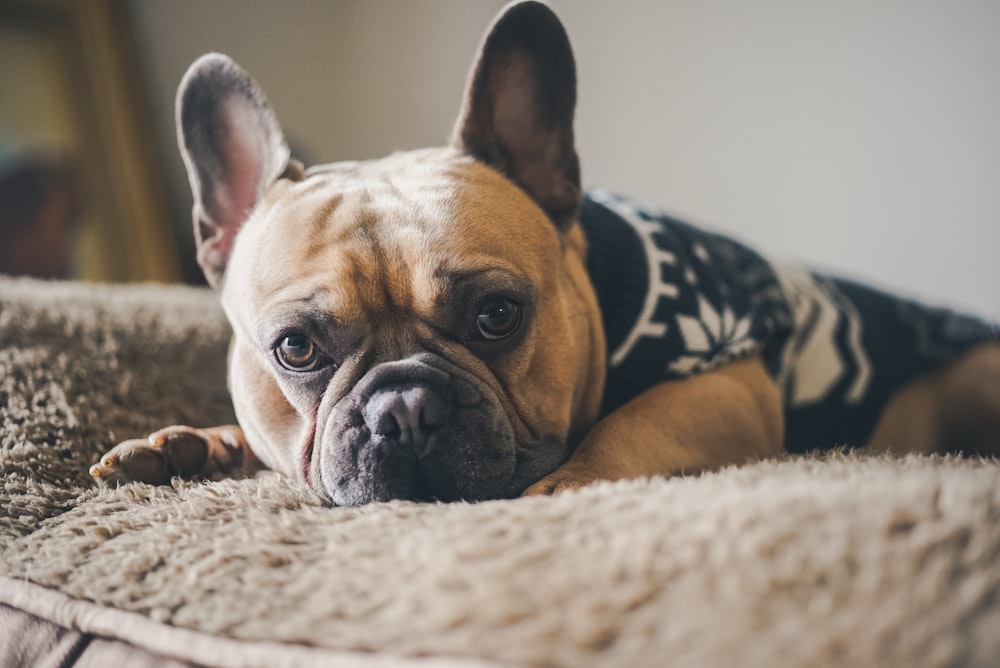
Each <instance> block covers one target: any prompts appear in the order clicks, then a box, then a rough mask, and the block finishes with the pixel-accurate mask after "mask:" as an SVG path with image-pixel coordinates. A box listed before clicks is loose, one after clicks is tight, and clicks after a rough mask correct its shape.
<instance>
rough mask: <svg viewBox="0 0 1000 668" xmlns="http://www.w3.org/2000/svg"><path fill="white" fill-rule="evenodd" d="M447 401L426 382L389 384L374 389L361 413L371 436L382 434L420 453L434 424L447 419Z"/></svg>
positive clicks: (435, 425)
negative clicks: (420, 383)
mask: <svg viewBox="0 0 1000 668" xmlns="http://www.w3.org/2000/svg"><path fill="white" fill-rule="evenodd" d="M449 409H450V405H449V402H448V401H447V399H446V398H445V397H444V396H443V395H442V394H441V392H439V391H438V390H435V389H433V388H431V387H428V386H426V385H415V384H405V385H391V386H388V387H380V388H378V389H377V390H376V391H375V392H373V393H372V394H371V395H370V396H369V397H368V401H367V402H366V403H365V406H364V408H363V409H362V411H361V413H362V415H363V416H364V420H365V424H366V425H368V429H369V430H370V431H371V433H372V435H373V436H381V437H382V438H384V439H385V440H387V441H390V442H394V443H397V444H399V445H400V446H403V447H407V448H414V449H415V450H416V451H417V454H419V451H421V450H423V449H424V448H425V447H426V446H427V439H428V437H429V436H430V435H431V433H432V432H433V431H434V429H436V428H437V427H440V426H441V425H443V424H445V422H447V420H448V413H449Z"/></svg>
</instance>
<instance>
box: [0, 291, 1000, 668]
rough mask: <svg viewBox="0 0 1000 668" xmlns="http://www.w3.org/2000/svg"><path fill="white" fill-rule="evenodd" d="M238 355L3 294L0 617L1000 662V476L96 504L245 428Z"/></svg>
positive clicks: (314, 651) (214, 631) (258, 649)
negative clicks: (228, 425)
mask: <svg viewBox="0 0 1000 668" xmlns="http://www.w3.org/2000/svg"><path fill="white" fill-rule="evenodd" d="M226 337H227V326H226V324H225V321H224V318H223V316H222V314H221V311H220V310H219V308H218V307H217V306H216V305H215V301H214V298H213V296H212V295H211V294H210V293H208V292H206V291H202V290H197V289H190V288H166V287H152V286H141V287H120V286H117V287H108V286H85V285H79V284H71V283H39V282H30V281H16V280H12V279H0V439H2V440H0V467H2V471H3V477H2V481H3V482H2V488H0V606H3V608H2V612H4V614H3V615H0V620H4V619H7V620H10V619H15V618H16V615H25V614H27V613H30V615H28V616H25V617H24V619H26V620H30V624H34V625H36V626H37V625H39V624H43V625H46V626H45V628H50V629H54V631H53V633H54V634H55V635H59V634H76V635H75V636H73V637H76V638H81V637H85V638H87V639H89V640H88V642H91V645H89V647H90V649H95V648H97V647H99V646H100V644H101V643H104V644H105V645H106V644H107V643H108V642H109V641H114V642H116V643H119V644H122V645H124V646H127V647H129V648H131V649H132V650H135V651H141V652H145V653H148V655H149V656H153V657H158V658H159V659H160V660H164V659H168V658H169V659H174V660H178V661H181V662H194V663H199V664H206V665H226V666H229V665H232V666H237V665H259V666H274V665H316V664H335V665H358V666H383V665H386V666H387V665H407V666H409V665H412V666H425V665H426V666H437V665H441V666H462V665H475V666H498V665H537V666H587V665H602V666H604V665H606V666H642V665H649V666H662V665H685V666H686V665H692V666H702V665H705V666H715V665H719V666H723V665H724V666H731V665H740V666H756V665H760V666H774V665H778V666H837V665H842V666H870V665H883V666H889V665H892V666H955V665H963V666H984V667H985V666H994V665H998V663H1000V465H998V464H997V463H996V462H984V461H972V460H959V459H941V458H925V457H909V458H906V459H888V458H867V457H863V456H860V455H850V454H848V455H832V456H829V457H826V458H799V459H795V458H790V459H787V460H784V461H777V462H773V461H772V462H764V463H760V464H756V465H752V466H746V467H743V468H740V469H731V470H726V471H723V472H721V473H718V474H714V475H705V476H701V477H697V478H675V479H670V480H662V479H655V480H650V481H633V482H625V483H617V484H600V485H597V486H594V487H591V488H588V489H584V490H582V491H580V492H577V493H569V494H565V495H562V496H558V497H553V498H531V499H519V500H514V501H498V502H488V503H480V504H463V503H457V504H447V505H444V504H426V505H420V504H412V503H390V504H381V505H372V506H367V507H363V508H356V509H346V508H330V507H326V506H324V505H323V504H322V503H321V502H320V501H319V500H318V499H317V498H316V497H315V496H313V495H312V494H311V493H310V492H309V491H308V490H306V489H304V488H302V487H300V486H298V485H296V484H294V483H292V482H290V481H288V480H285V479H283V478H281V477H279V476H277V475H275V474H263V475H261V476H259V477H257V478H255V479H252V480H240V481H234V480H226V481H217V482H209V483H177V484H175V485H174V486H173V487H161V488H154V487H149V486H146V485H131V486H127V487H122V488H119V489H98V488H96V487H95V486H93V485H92V484H91V481H90V479H89V476H88V474H87V466H88V465H89V464H90V463H91V461H92V460H93V459H94V458H95V457H96V456H97V455H98V453H99V452H101V451H102V450H103V449H105V448H107V447H108V446H110V445H111V444H112V443H114V442H115V441H116V440H119V439H123V438H127V437H133V436H137V435H141V434H143V433H145V432H147V431H149V430H151V429H154V428H157V427H159V426H163V425H165V424H170V423H177V422H181V423H191V424H197V425H207V424H212V423H217V422H220V421H228V420H231V419H232V417H231V414H230V410H231V409H230V408H229V406H228V397H227V395H226V392H225V381H224V374H225V370H224V367H225V359H224V358H225V350H226ZM30 624H29V623H28V622H25V623H24V625H23V626H18V628H28V627H29V626H30ZM0 635H3V636H6V638H5V639H0V662H2V663H4V664H5V665H6V664H8V663H10V662H11V661H25V660H28V661H30V658H31V657H33V656H37V655H38V652H39V650H38V648H37V647H35V648H34V649H32V648H31V647H27V645H28V644H29V643H28V642H27V640H26V639H27V638H29V637H31V636H30V634H27V633H25V634H23V635H19V634H8V633H4V634H0ZM15 636H16V637H15ZM59 637H63V638H64V637H70V636H64V635H59ZM18 638H20V640H18ZM81 651H82V652H83V653H82V654H79V653H78V655H77V658H80V657H84V658H85V657H86V656H87V654H86V651H83V650H81ZM32 652H35V654H32Z"/></svg>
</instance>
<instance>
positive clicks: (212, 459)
mask: <svg viewBox="0 0 1000 668" xmlns="http://www.w3.org/2000/svg"><path fill="white" fill-rule="evenodd" d="M263 468H265V467H264V465H263V464H262V463H261V461H260V460H259V459H258V458H257V456H256V455H255V454H254V453H253V450H251V449H250V446H249V445H248V444H247V441H246V437H245V436H244V435H243V430H242V429H240V428H239V427H237V426H234V425H226V426H222V427H209V428H207V429H196V428H194V427H186V426H173V427H166V428H165V429H160V430H159V431H155V432H153V433H152V434H150V435H149V437H147V438H138V439H133V440H130V441H124V442H122V443H119V444H118V445H116V446H115V447H114V448H112V449H111V450H109V451H108V452H107V453H106V454H104V455H103V456H102V457H101V460H100V461H99V462H98V463H97V464H94V465H93V466H91V467H90V474H91V475H92V476H94V477H95V478H96V479H97V480H98V481H100V482H102V483H110V484H116V483H124V482H132V481H134V482H146V483H150V484H153V485H166V484H167V483H169V482H170V479H171V478H173V477H174V476H177V477H180V478H185V479H190V478H194V477H206V478H207V477H211V476H213V475H217V474H222V475H226V476H233V477H240V476H248V475H251V474H253V473H255V472H256V471H259V470H261V469H263Z"/></svg>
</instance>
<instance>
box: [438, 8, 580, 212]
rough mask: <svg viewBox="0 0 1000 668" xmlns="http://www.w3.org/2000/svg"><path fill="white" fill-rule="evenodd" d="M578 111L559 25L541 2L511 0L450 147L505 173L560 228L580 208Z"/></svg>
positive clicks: (489, 38) (472, 80)
mask: <svg viewBox="0 0 1000 668" xmlns="http://www.w3.org/2000/svg"><path fill="white" fill-rule="evenodd" d="M575 106H576V66H575V65H574V62H573V51H572V49H571V48H570V45H569V38H568V37H567V36H566V31H565V29H564V28H563V26H562V23H560V21H559V19H558V17H556V15H555V14H554V13H553V12H552V10H551V9H549V8H548V7H547V6H546V5H544V4H542V3H540V2H519V3H514V4H511V5H508V6H507V7H506V8H505V9H504V10H502V11H501V12H500V15H499V16H498V17H497V18H496V19H495V20H494V22H493V25H492V26H491V27H490V28H489V30H487V32H486V36H485V37H484V39H483V42H482V45H481V46H480V50H479V56H478V57H477V59H476V62H475V64H474V65H473V67H472V72H471V74H470V76H469V82H468V84H467V86H466V91H465V99H464V103H463V107H462V111H461V114H460V115H459V119H458V123H457V125H456V126H455V132H454V135H453V137H452V144H453V145H455V146H456V147H458V148H460V149H461V150H463V151H465V152H467V153H469V154H471V155H472V156H474V157H475V158H477V159H479V160H481V161H482V162H485V163H486V164H488V165H490V166H491V167H493V168H495V169H497V170H499V171H500V172H502V173H503V174H505V175H506V176H507V177H508V178H510V179H511V180H512V181H514V182H515V183H517V184H518V185H519V186H520V187H521V188H522V189H523V190H525V191H526V192H527V193H528V194H529V195H530V196H531V197H532V198H533V199H534V200H535V201H536V202H537V203H538V204H539V206H541V208H542V209H543V210H544V211H545V212H546V213H547V214H548V216H549V218H551V219H552V220H553V221H554V222H555V223H556V224H557V225H560V226H565V225H568V224H569V221H570V220H572V219H573V218H574V217H575V216H576V214H577V211H578V208H579V205H580V163H579V161H578V159H577V156H576V149H575V148H574V145H573V111H574V107H575Z"/></svg>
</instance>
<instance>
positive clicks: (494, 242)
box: [178, 3, 604, 504]
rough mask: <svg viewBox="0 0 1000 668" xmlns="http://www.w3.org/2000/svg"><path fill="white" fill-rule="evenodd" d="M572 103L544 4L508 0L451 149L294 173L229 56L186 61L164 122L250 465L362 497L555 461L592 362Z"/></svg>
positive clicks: (497, 477) (597, 387)
mask: <svg viewBox="0 0 1000 668" xmlns="http://www.w3.org/2000/svg"><path fill="white" fill-rule="evenodd" d="M574 100H575V81H574V73H573V61H572V55H571V54H570V52H569V45H568V41H567V40H566V36H565V33H564V32H563V30H562V27H561V25H560V24H559V22H558V20H557V19H556V18H555V17H554V15H553V14H552V13H551V11H549V10H548V9H547V8H546V7H544V6H543V5H539V4H537V3H523V4H520V5H514V6H512V7H510V8H509V9H507V10H506V11H505V12H504V13H502V14H501V16H500V17H499V18H498V20H497V21H496V23H495V24H494V26H493V27H492V29H491V31H490V32H489V33H488V34H487V38H486V40H485V41H484V43H483V47H482V51H481V53H480V56H479V59H478V60H477V64H476V66H475V67H474V69H473V75H472V77H471V79H470V83H469V87H468V91H467V94H466V102H465V105H464V108H463V110H462V114H461V117H460V119H459V123H458V125H457V127H456V133H455V139H454V140H453V145H452V146H450V147H446V148H441V149H430V150H424V151H414V152H409V153H401V154H397V155H393V156H390V157H388V158H384V159H381V160H375V161H369V162H361V163H334V164H331V165H325V166H321V167H316V168H312V169H310V170H306V171H303V170H302V169H301V167H300V166H298V165H297V164H296V163H295V162H294V161H291V160H290V158H289V155H288V150H287V148H286V145H285V143H284V139H283V135H282V133H281V130H280V128H279V127H278V125H277V122H276V120H275V118H274V115H273V113H272V112H271V110H270V107H269V106H268V105H267V102H266V101H265V99H264V97H263V94H262V93H261V92H260V90H259V89H258V88H257V87H256V84H254V83H253V81H252V80H251V79H250V78H249V77H248V76H247V75H246V74H245V73H244V72H243V71H242V70H240V69H239V68H238V67H237V66H236V65H235V64H234V63H232V61H230V60H228V59H227V58H225V57H223V56H207V57H205V58H203V59H201V60H199V61H198V62H197V63H195V64H194V65H193V66H192V68H191V70H190V71H189V73H188V75H187V76H186V77H185V80H184V82H182V84H181V90H180V91H179V94H178V121H179V137H180V142H181V147H182V152H183V154H184V157H185V162H186V164H187V166H188V170H189V175H190V178H191V183H192V188H193V190H194V192H195V227H196V235H197V238H198V242H199V260H200V262H201V263H202V266H203V268H204V269H205V272H206V276H208V278H209V281H210V282H211V283H212V284H213V285H216V286H217V287H219V288H220V291H221V296H222V303H223V306H224V308H225V310H226V313H227V315H228V317H229V319H230V322H231V323H232V326H233V330H234V342H233V346H232V349H231V353H230V390H231V392H232V395H233V400H234V404H235V406H236V410H237V415H238V417H239V420H240V424H241V426H242V427H243V429H244V432H245V433H246V435H247V438H248V441H249V442H250V444H251V446H252V447H253V448H254V449H255V451H256V453H257V454H258V456H260V457H261V459H262V460H263V461H264V462H265V463H266V464H268V465H269V466H271V467H272V468H274V469H277V470H279V471H282V472H284V473H286V474H289V475H293V476H297V477H300V478H302V479H304V480H306V481H307V482H308V483H309V484H310V485H312V486H313V487H314V488H315V489H317V491H319V492H320V493H322V494H324V495H325V496H327V497H328V498H330V499H331V500H332V501H334V502H336V503H340V504H359V503H365V502H368V501H373V500H386V499H393V498H410V499H431V498H436V499H442V500H450V499H458V498H461V499H469V500H472V499H484V498H496V497H505V496H513V495H516V494H518V493H520V492H521V491H522V490H523V489H524V488H525V487H526V486H528V485H529V484H531V483H532V482H534V481H536V480H538V479H539V478H541V477H542V476H544V475H545V474H547V473H549V472H550V471H552V470H553V469H555V467H556V466H558V465H559V464H560V463H561V462H562V461H563V460H564V459H565V458H566V456H567V455H568V448H569V447H570V445H571V444H572V443H573V441H574V440H575V439H576V438H578V437H579V435H580V434H581V432H582V431H583V430H585V429H586V428H587V427H588V426H589V425H590V423H591V422H592V420H593V419H594V418H595V416H596V413H597V409H598V404H599V400H600V394H601V389H602V385H603V369H604V358H603V354H604V340H603V333H602V331H601V328H600V316H599V313H598V311H597V303H596V299H595V297H594V293H593V289H592V288H591V286H590V284H589V282H588V280H587V278H586V274H585V270H584V267H583V253H584V248H583V240H582V235H581V234H580V231H579V228H578V226H577V225H576V222H575V212H576V208H577V206H578V203H579V196H580V194H579V193H580V189H579V173H578V167H577V163H576V154H575V151H574V150H573V144H572V115H573V104H574Z"/></svg>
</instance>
